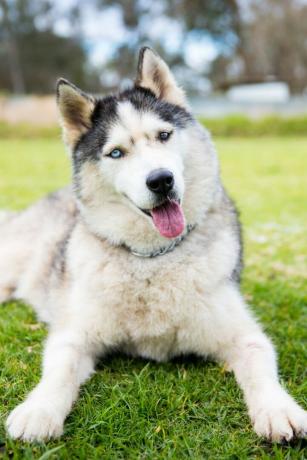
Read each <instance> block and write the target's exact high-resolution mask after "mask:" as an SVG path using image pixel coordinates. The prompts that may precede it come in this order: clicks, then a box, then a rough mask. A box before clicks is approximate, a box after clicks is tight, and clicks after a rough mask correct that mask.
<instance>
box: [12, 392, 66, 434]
mask: <svg viewBox="0 0 307 460" xmlns="http://www.w3.org/2000/svg"><path fill="white" fill-rule="evenodd" d="M6 427H7V431H8V433H9V435H10V436H11V437H12V438H14V439H22V440H24V441H43V440H47V439H50V438H57V437H59V436H61V434H62V433H63V420H62V418H61V417H60V416H59V415H58V414H57V413H56V411H55V410H54V409H52V408H51V407H50V406H49V405H48V404H43V403H42V402H41V401H40V402H35V401H34V400H31V399H29V400H27V401H25V402H24V403H22V404H20V405H19V406H17V407H16V409H14V410H13V411H12V412H11V414H10V415H9V417H8V419H7V422H6Z"/></svg>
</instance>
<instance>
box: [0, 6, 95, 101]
mask: <svg viewBox="0 0 307 460" xmlns="http://www.w3.org/2000/svg"><path fill="white" fill-rule="evenodd" d="M0 7H1V9H0V60H1V66H0V87H1V88H3V89H6V90H8V91H13V92H14V93H23V92H38V93H50V92H52V91H54V85H55V80H56V78H58V77H59V76H64V77H66V78H70V79H72V80H73V81H74V82H75V83H76V84H78V85H80V86H82V87H91V88H94V89H95V88H98V77H97V75H96V74H95V73H94V72H90V71H89V69H88V67H87V56H86V53H85V51H84V50H83V48H82V43H81V38H80V37H79V38H77V37H76V36H74V35H73V36H70V37H61V36H58V35H56V34H55V33H54V31H53V25H54V22H55V20H56V19H57V18H56V17H55V9H54V2H52V1H49V0H10V1H9V0H0ZM78 13H79V12H78V10H77V11H76V10H75V9H72V10H71V11H70V16H69V18H68V19H69V20H70V21H71V22H72V23H73V22H74V23H76V21H77V19H78Z"/></svg>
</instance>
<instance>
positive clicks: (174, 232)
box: [141, 199, 185, 238]
mask: <svg viewBox="0 0 307 460" xmlns="http://www.w3.org/2000/svg"><path fill="white" fill-rule="evenodd" d="M141 211H143V213H144V214H146V215H147V216H150V217H151V218H152V220H153V223H154V226H155V227H156V228H157V230H158V231H159V233H160V234H161V235H162V236H165V237H166V238H176V237H177V236H179V235H180V234H181V233H182V232H183V230H184V227H185V218H184V214H183V210H182V207H181V206H180V202H178V201H176V200H173V199H167V200H166V201H164V202H163V203H162V204H160V205H159V206H156V207H155V208H152V209H141Z"/></svg>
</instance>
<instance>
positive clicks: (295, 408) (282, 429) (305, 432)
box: [252, 395, 307, 442]
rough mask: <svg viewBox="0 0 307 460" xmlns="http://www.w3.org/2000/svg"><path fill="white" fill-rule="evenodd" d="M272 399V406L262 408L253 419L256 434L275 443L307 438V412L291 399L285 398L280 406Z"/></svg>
mask: <svg viewBox="0 0 307 460" xmlns="http://www.w3.org/2000/svg"><path fill="white" fill-rule="evenodd" d="M287 396H288V395H287ZM272 397H273V401H272V402H271V404H267V405H266V407H262V408H260V409H259V410H258V411H257V412H256V413H255V415H254V416H253V417H252V418H253V422H254V429H255V431H256V433H257V434H258V435H259V436H263V437H265V438H267V439H269V440H271V441H273V442H283V441H290V440H291V439H292V438H294V437H298V438H303V437H306V436H307V412H305V411H304V410H303V409H302V408H301V407H300V406H299V405H298V404H297V403H296V402H295V401H294V400H292V398H290V397H287V398H284V400H283V401H279V403H278V404H274V396H272Z"/></svg>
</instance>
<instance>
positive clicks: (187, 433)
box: [0, 137, 307, 460]
mask: <svg viewBox="0 0 307 460" xmlns="http://www.w3.org/2000/svg"><path fill="white" fill-rule="evenodd" d="M216 143H217V146H218V149H219V151H220V158H221V164H222V175H223V177H224V180H225V183H226V186H227V187H228V189H229V190H230V192H231V194H232V195H233V197H234V198H235V199H236V200H237V203H238V205H239V208H240V209H241V217H242V220H243V223H244V235H245V241H246V254H245V260H246V269H245V275H244V280H243V292H244V295H245V297H246V299H247V300H248V301H249V302H250V303H251V304H252V305H253V308H254V310H255V312H256V314H257V316H258V317H259V318H260V319H261V321H262V323H263V324H264V328H265V329H266V330H267V332H268V333H269V334H270V336H271V337H272V339H273V341H274V343H275V344H276V346H277V348H278V352H279V358H280V359H279V361H280V375H281V378H282V382H283V384H284V385H285V386H286V387H287V388H288V389H289V391H290V392H291V393H292V394H293V396H295V398H296V399H297V401H298V402H300V403H302V404H304V399H305V405H306V391H307V386H306V381H307V380H306V359H307V350H306V347H305V342H306V327H305V323H304V321H303V315H304V309H305V308H306V302H307V299H306V290H305V289H304V287H305V285H306V281H305V278H304V277H305V276H306V265H305V261H304V254H306V252H307V246H306V238H305V235H306V219H305V213H306V200H307V190H306V183H305V182H306V181H305V171H306V166H307V165H306V151H307V138H300V139H293V138H284V139H282V140H280V139H277V138H269V137H268V138H265V139H259V138H251V139H239V138H233V139H223V140H221V139H220V140H219V139H217V142H216ZM0 150H1V156H0V171H1V181H0V208H1V207H7V208H15V209H20V208H23V207H24V206H26V205H28V204H29V203H31V202H32V201H33V200H35V199H37V198H38V197H39V196H42V195H43V194H44V193H47V192H49V191H50V190H52V189H55V188H57V187H59V186H61V185H62V184H64V183H66V182H67V181H68V180H69V168H68V160H67V158H66V156H65V155H64V152H63V147H62V145H61V143H60V141H59V140H51V139H36V140H2V141H0ZM45 337H46V331H45V328H44V327H43V326H41V325H40V324H37V322H36V319H35V317H34V315H33V313H32V312H31V311H30V309H29V308H28V307H26V306H24V305H22V304H21V303H17V302H11V303H8V304H6V305H4V306H1V317H0V360H1V363H2V364H1V375H0V388H1V391H0V410H1V415H2V420H4V418H5V417H6V415H7V413H8V411H9V410H11V409H12V408H13V407H14V406H15V405H16V404H18V403H19V402H21V400H22V399H23V398H24V396H25V394H26V393H27V392H28V391H30V390H31V389H32V388H33V385H34V384H35V383H36V382H37V381H38V379H39V375H40V371H39V366H40V363H41V350H42V343H43V340H44V338H45ZM304 446H305V447H306V444H304V441H296V442H293V443H292V444H285V445H281V446H277V445H272V446H271V445H270V444H269V443H267V442H264V441H263V440H261V439H258V438H257V436H256V435H255V434H254V433H253V432H252V429H251V425H250V422H249V420H248V417H247V413H246V408H245V405H244V403H243V398H242V394H241V392H240V390H239V389H238V387H237V385H236V383H235V381H234V378H233V376H232V375H231V374H228V373H227V372H226V370H225V369H223V368H222V367H219V366H217V365H216V364H213V363H210V362H202V361H201V360H199V359H196V358H193V359H177V360H174V361H173V362H171V363H167V364H157V363H153V362H147V361H142V360H138V359H129V358H126V357H121V356H114V357H110V358H109V359H108V360H105V361H104V362H101V363H100V365H99V368H98V371H97V373H96V374H95V375H94V376H93V378H92V379H91V380H90V381H89V382H88V383H87V384H85V385H84V386H83V388H82V390H81V394H80V398H79V400H78V402H77V403H76V404H75V407H74V409H73V412H72V414H71V415H70V416H69V418H68V420H67V422H66V428H65V435H64V437H63V438H61V439H60V440H58V441H53V442H50V443H47V444H38V443H37V444H34V445H31V444H22V443H19V442H13V441H11V440H9V439H7V438H6V435H5V431H4V428H3V425H1V428H0V457H1V456H2V458H4V459H9V458H14V459H26V460H30V459H39V458H44V459H47V458H48V459H67V460H70V459H72V458H80V459H101V458H104V459H116V460H117V459H127V458H128V459H137V458H139V459H141V458H142V459H146V458H148V459H168V458H178V459H184V458H195V459H201V458H206V459H221V460H228V459H247V458H248V459H263V460H269V459H271V458H274V459H280V460H281V459H291V460H303V459H305V458H306V451H305V450H304ZM41 456H43V457H41Z"/></svg>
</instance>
